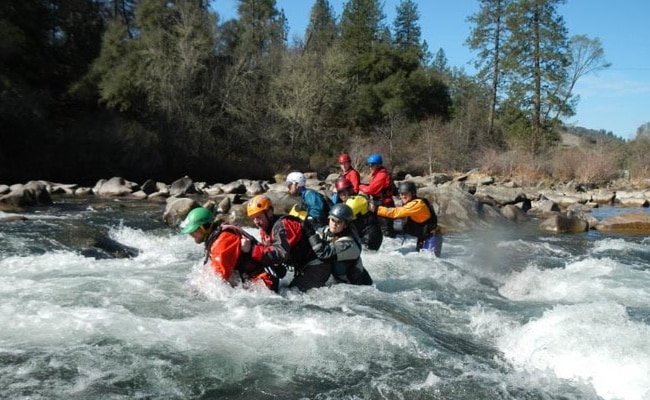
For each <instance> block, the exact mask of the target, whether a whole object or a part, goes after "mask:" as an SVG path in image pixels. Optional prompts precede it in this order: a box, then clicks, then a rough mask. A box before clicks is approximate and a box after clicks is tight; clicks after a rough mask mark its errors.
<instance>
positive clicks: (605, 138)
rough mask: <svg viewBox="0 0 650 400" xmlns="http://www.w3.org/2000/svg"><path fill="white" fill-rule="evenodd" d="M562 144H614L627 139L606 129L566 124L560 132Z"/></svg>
mask: <svg viewBox="0 0 650 400" xmlns="http://www.w3.org/2000/svg"><path fill="white" fill-rule="evenodd" d="M560 134H561V136H562V144H563V145H564V146H567V147H573V146H580V145H582V144H586V145H595V144H614V143H616V142H619V143H625V140H624V139H622V138H620V137H618V136H616V135H614V134H613V133H612V132H607V131H606V130H604V129H600V130H595V129H588V128H583V127H581V126H564V128H563V130H562V131H561V132H560Z"/></svg>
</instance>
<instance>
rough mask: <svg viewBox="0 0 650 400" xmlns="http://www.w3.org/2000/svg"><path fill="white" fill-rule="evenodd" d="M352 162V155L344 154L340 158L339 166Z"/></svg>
mask: <svg viewBox="0 0 650 400" xmlns="http://www.w3.org/2000/svg"><path fill="white" fill-rule="evenodd" d="M351 161H352V160H351V159H350V155H349V154H348V153H343V154H341V155H340V156H339V158H338V162H339V164H343V163H346V162H351Z"/></svg>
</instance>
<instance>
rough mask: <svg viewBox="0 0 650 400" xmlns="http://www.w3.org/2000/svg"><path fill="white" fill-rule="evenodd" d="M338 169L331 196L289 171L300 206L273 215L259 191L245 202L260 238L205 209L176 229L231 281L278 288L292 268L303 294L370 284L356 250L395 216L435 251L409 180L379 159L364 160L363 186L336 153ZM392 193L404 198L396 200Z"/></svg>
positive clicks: (432, 232) (437, 236)
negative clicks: (366, 176)
mask: <svg viewBox="0 0 650 400" xmlns="http://www.w3.org/2000/svg"><path fill="white" fill-rule="evenodd" d="M338 162H339V164H340V166H341V173H340V175H339V177H338V179H337V181H336V184H335V189H336V190H335V192H334V195H333V196H332V199H328V198H326V197H325V195H323V194H322V193H320V192H318V191H316V190H313V189H309V188H307V187H306V181H307V180H306V177H305V175H304V174H303V173H301V172H292V173H290V174H289V175H288V176H287V179H286V184H287V187H288V191H289V194H290V195H292V196H300V197H301V199H302V207H301V208H302V209H301V210H296V209H295V208H294V210H292V212H291V213H289V214H282V215H279V214H276V213H275V212H274V209H273V204H272V201H271V199H269V197H267V196H266V195H263V194H262V195H257V196H255V197H253V198H251V199H250V200H249V201H248V202H247V203H246V214H247V215H248V217H249V218H250V219H251V220H252V221H253V223H254V224H255V226H256V227H257V228H259V230H260V231H259V236H260V240H257V239H256V238H255V237H254V236H253V235H251V234H249V233H248V232H246V231H245V230H244V229H241V228H239V227H237V226H234V225H230V224H226V223H222V222H219V221H216V220H215V216H214V214H213V213H212V212H211V211H210V210H208V209H207V208H204V207H197V208H194V209H193V210H191V211H190V212H189V213H188V214H187V216H186V217H185V219H184V220H183V222H182V223H181V225H180V226H181V231H182V232H183V233H185V234H189V235H191V236H192V237H193V238H194V241H195V242H196V243H199V244H200V243H203V244H204V245H205V259H204V264H209V265H210V266H211V267H212V269H213V271H214V272H215V273H216V274H217V275H219V276H221V277H222V278H223V279H224V280H225V281H227V282H229V283H230V284H232V285H238V284H240V283H243V284H248V283H254V282H262V283H263V284H265V285H266V287H268V288H269V289H270V290H273V291H275V292H277V291H278V290H279V283H280V280H281V279H282V278H284V277H285V275H286V273H287V270H288V269H291V270H293V279H292V280H291V282H290V283H289V287H290V288H291V287H296V288H298V289H299V290H300V291H302V292H306V291H307V290H309V289H313V288H318V287H322V286H325V285H326V284H327V282H328V281H329V280H330V278H332V279H333V280H334V281H335V282H336V283H347V284H352V285H372V283H373V281H372V278H371V277H370V274H369V273H368V271H367V270H366V269H365V267H364V266H363V262H362V259H361V253H362V251H363V250H364V249H366V250H378V249H379V247H380V246H381V243H382V241H383V237H384V236H387V237H395V231H394V228H393V221H394V220H395V219H402V230H403V232H404V233H406V234H408V235H411V236H415V238H416V249H417V250H418V251H421V250H428V251H432V252H433V253H434V254H435V255H436V256H438V257H439V256H440V252H441V248H442V234H441V232H440V229H439V227H438V221H437V216H436V213H435V211H434V209H433V207H432V206H431V204H430V203H429V201H428V200H427V199H425V198H422V197H418V196H417V187H416V185H415V183H413V182H408V181H405V182H401V183H400V184H399V186H398V187H396V186H395V184H394V182H393V180H392V178H391V176H390V174H389V173H388V171H387V169H386V167H384V166H383V159H382V157H381V155H379V154H372V155H370V156H369V157H368V158H367V159H366V163H367V164H368V165H369V167H370V169H371V174H370V179H369V182H368V183H367V184H363V183H361V178H360V174H359V172H358V171H357V170H356V169H354V168H353V167H352V160H351V158H350V156H349V155H348V154H347V153H344V154H341V156H339V158H338ZM396 190H397V192H398V194H399V198H400V201H401V205H400V206H396V205H395V202H394V200H393V196H394V194H395V191H396Z"/></svg>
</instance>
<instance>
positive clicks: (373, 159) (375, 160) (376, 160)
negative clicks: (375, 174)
mask: <svg viewBox="0 0 650 400" xmlns="http://www.w3.org/2000/svg"><path fill="white" fill-rule="evenodd" d="M366 163H367V164H379V165H381V164H383V163H384V160H383V159H382V158H381V155H379V154H371V155H369V156H368V158H367V159H366Z"/></svg>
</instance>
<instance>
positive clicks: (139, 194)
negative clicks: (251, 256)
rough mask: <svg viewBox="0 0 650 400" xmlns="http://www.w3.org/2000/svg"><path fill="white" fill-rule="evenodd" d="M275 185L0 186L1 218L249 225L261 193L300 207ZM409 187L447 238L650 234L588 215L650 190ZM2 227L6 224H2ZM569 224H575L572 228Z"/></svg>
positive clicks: (443, 179) (475, 177)
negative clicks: (128, 218)
mask: <svg viewBox="0 0 650 400" xmlns="http://www.w3.org/2000/svg"><path fill="white" fill-rule="evenodd" d="M306 175H307V176H308V177H309V179H308V180H307V186H308V187H309V188H312V189H314V190H317V191H320V192H321V193H323V194H324V195H326V196H327V197H329V196H330V195H331V190H332V188H333V187H334V183H335V182H334V181H335V179H336V176H337V175H335V174H331V175H329V176H328V178H327V179H325V180H320V179H318V177H317V176H316V174H314V173H308V174H306ZM277 179H280V181H281V182H269V181H254V180H248V179H239V180H236V181H233V182H229V183H214V184H208V183H205V182H195V181H194V180H192V179H191V178H190V177H187V176H185V177H182V178H179V179H178V180H176V181H174V182H172V183H171V184H165V183H161V182H156V181H153V180H147V181H145V182H144V183H143V184H142V185H139V184H137V183H135V182H131V181H128V180H126V179H124V178H120V177H113V178H110V179H108V180H106V179H101V180H99V181H98V182H97V183H96V184H95V186H94V187H93V188H84V187H79V186H78V185H75V184H62V183H52V182H47V181H30V182H28V183H26V184H24V185H22V184H15V185H11V186H8V185H0V211H3V212H5V213H23V212H29V209H30V207H39V206H44V205H49V204H52V196H75V197H84V196H98V197H108V198H112V197H122V198H130V199H141V200H144V201H155V202H160V203H164V204H165V209H164V210H163V213H162V218H163V220H164V221H165V222H166V223H167V224H168V225H170V226H177V225H178V224H179V223H180V221H182V219H183V218H184V217H185V215H186V214H187V212H189V210H191V209H192V208H194V207H196V206H198V205H206V204H207V205H208V206H209V207H210V208H211V209H212V210H213V211H214V212H215V214H218V215H220V216H221V218H223V219H224V220H227V221H229V222H231V223H235V224H240V225H250V223H251V222H250V220H249V219H248V218H247V217H246V210H245V202H246V201H247V199H248V198H250V197H252V196H254V195H256V194H260V193H265V194H266V195H268V196H269V197H270V198H271V200H272V201H273V204H274V209H275V212H276V213H278V214H280V213H287V212H289V210H290V209H291V208H292V207H293V206H294V205H296V204H299V203H300V199H299V198H294V197H291V196H289V195H288V192H287V187H286V185H284V181H283V180H284V177H283V176H281V175H278V178H277ZM405 180H409V181H412V182H414V183H416V185H417V186H418V194H419V195H420V196H422V197H425V198H427V199H428V200H429V201H430V202H431V203H432V205H433V206H434V209H435V211H436V213H437V214H438V219H439V222H440V224H441V225H442V226H443V227H444V228H445V229H446V230H447V231H466V230H473V229H486V228H487V229H489V228H490V227H491V226H493V225H494V224H508V223H522V222H525V221H529V220H530V219H531V218H540V219H542V220H543V221H544V222H542V223H540V229H542V230H544V231H548V232H557V233H568V232H582V231H584V229H585V221H586V223H587V229H589V227H591V228H593V227H597V226H599V227H598V228H597V229H599V230H601V231H603V232H606V231H613V230H614V229H617V231H625V232H636V231H644V229H646V228H645V227H644V226H643V225H642V224H641V223H640V222H638V221H637V222H636V225H635V223H628V224H627V226H628V227H630V226H634V227H635V228H626V229H623V228H622V227H619V226H622V225H616V224H605V223H599V222H597V221H594V220H593V218H588V217H585V215H587V213H589V212H590V210H591V209H592V208H593V207H598V206H599V205H609V206H616V207H648V205H650V190H648V188H646V187H641V186H638V185H629V186H630V187H629V188H628V186H626V185H620V187H617V188H615V187H614V186H612V187H610V188H605V189H599V188H594V189H592V190H586V189H585V188H591V187H594V185H569V184H566V185H560V186H558V187H560V188H559V189H549V188H548V187H549V186H550V185H548V184H545V185H537V186H534V187H532V186H531V187H520V186H519V185H516V184H514V183H513V182H512V181H509V180H499V179H495V178H494V177H490V176H486V175H485V174H481V173H478V172H476V171H474V172H472V173H467V174H463V175H460V176H457V177H453V176H451V175H448V174H440V173H438V174H433V175H431V176H410V175H406V177H405ZM578 189H579V190H578ZM396 200H399V199H398V198H396ZM26 210H27V211H26ZM578 214H579V215H578ZM576 215H577V216H576ZM3 220H5V221H7V220H8V219H7V218H6V217H5V218H3ZM567 220H571V224H570V225H571V226H569V227H567V223H568V222H567Z"/></svg>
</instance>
